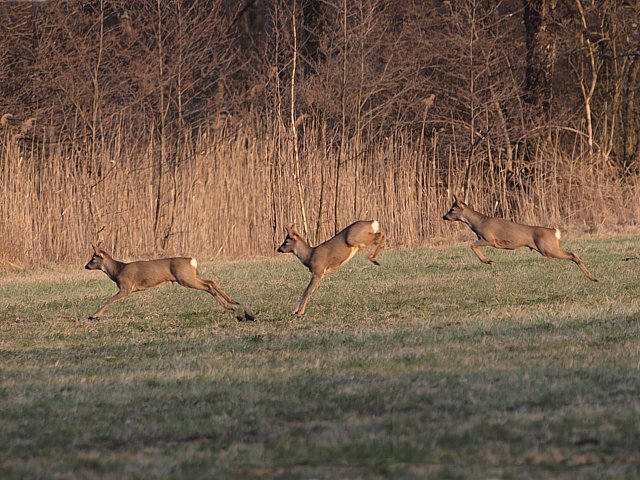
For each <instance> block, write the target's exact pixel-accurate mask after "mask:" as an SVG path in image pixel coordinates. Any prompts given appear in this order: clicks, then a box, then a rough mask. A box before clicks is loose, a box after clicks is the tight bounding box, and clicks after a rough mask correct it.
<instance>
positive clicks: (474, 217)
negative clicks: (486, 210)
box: [462, 207, 487, 231]
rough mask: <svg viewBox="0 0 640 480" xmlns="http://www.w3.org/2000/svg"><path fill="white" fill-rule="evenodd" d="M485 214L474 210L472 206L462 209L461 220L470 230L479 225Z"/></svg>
mask: <svg viewBox="0 0 640 480" xmlns="http://www.w3.org/2000/svg"><path fill="white" fill-rule="evenodd" d="M486 218H487V216H486V215H483V214H482V213H480V212H476V211H475V210H473V209H472V208H468V207H467V208H466V209H465V210H464V215H463V216H462V221H463V222H464V223H466V224H467V225H468V226H469V227H470V228H471V229H472V230H474V231H475V228H476V227H477V226H479V225H480V224H481V223H482V221H483V220H484V219H486Z"/></svg>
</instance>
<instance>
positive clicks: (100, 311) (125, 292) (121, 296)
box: [89, 290, 131, 320]
mask: <svg viewBox="0 0 640 480" xmlns="http://www.w3.org/2000/svg"><path fill="white" fill-rule="evenodd" d="M130 293H131V292H130V291H128V290H120V291H119V292H118V293H116V294H115V295H114V296H113V297H111V298H110V299H109V300H107V303H105V304H104V305H103V306H102V308H99V309H98V310H96V311H95V312H94V313H92V314H91V315H89V320H93V319H95V318H98V317H99V316H100V315H102V314H103V312H104V311H105V310H106V309H107V307H108V306H109V305H111V304H112V303H115V302H117V301H119V300H122V299H124V298H125V297H126V296H127V295H129V294H130Z"/></svg>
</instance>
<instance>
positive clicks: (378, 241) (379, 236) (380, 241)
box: [369, 233, 387, 266]
mask: <svg viewBox="0 0 640 480" xmlns="http://www.w3.org/2000/svg"><path fill="white" fill-rule="evenodd" d="M386 239H387V237H385V236H384V234H383V233H376V234H375V238H374V240H373V245H375V246H376V248H375V249H374V250H373V253H372V254H370V255H369V260H371V261H372V262H373V263H374V264H375V265H378V266H379V265H380V263H378V261H377V260H376V257H377V256H378V254H379V253H380V251H381V250H382V246H383V245H384V241H385V240H386Z"/></svg>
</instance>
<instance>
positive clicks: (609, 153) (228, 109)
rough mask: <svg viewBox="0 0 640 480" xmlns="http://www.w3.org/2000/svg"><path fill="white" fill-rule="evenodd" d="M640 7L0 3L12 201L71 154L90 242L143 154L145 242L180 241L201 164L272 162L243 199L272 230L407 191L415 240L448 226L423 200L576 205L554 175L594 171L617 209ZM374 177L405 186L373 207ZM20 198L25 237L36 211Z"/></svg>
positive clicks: (627, 154) (631, 151)
mask: <svg viewBox="0 0 640 480" xmlns="http://www.w3.org/2000/svg"><path fill="white" fill-rule="evenodd" d="M639 22H640V5H639V4H638V2H635V1H624V0H602V1H599V2H590V1H586V0H456V1H452V0H406V1H405V0H402V1H401V0H328V1H327V0H263V1H260V0H244V1H243V2H235V1H229V0H202V1H196V0H167V1H161V0H137V1H123V0H115V1H106V0H95V1H82V2H80V1H62V0H51V1H44V2H0V35H1V36H2V39H3V40H2V42H0V89H1V94H0V115H1V117H0V118H1V120H0V133H2V136H1V141H2V165H0V169H2V170H3V177H4V178H5V179H6V180H5V183H3V196H4V197H5V198H11V194H12V192H13V193H15V190H16V188H17V187H15V185H12V182H13V181H15V179H16V178H18V177H16V176H15V175H14V174H15V172H16V171H17V170H16V169H22V168H25V167H24V166H23V165H22V164H19V162H18V157H20V158H24V159H25V161H26V163H27V164H28V165H29V170H28V171H27V170H24V171H22V170H20V171H21V172H22V175H23V177H21V178H23V181H24V182H26V183H32V184H33V185H32V186H31V187H29V188H30V189H31V190H33V192H34V195H35V196H38V195H41V197H40V200H41V201H42V200H43V198H44V197H42V195H45V193H43V192H44V190H46V188H47V186H46V181H43V177H44V176H46V175H50V174H51V169H52V168H53V165H54V164H55V165H56V167H55V169H56V171H59V170H60V175H63V176H64V177H61V178H73V179H74V180H75V181H76V182H81V185H79V186H78V187H76V188H75V189H72V190H73V191H67V190H66V187H65V191H64V193H61V194H60V195H65V196H66V197H65V199H60V200H59V202H60V203H61V204H63V203H66V204H68V203H72V202H84V203H86V204H87V205H88V206H87V207H86V209H85V208H84V207H82V208H78V210H82V212H80V211H78V212H76V214H77V215H78V216H79V217H80V216H84V217H87V218H88V219H89V220H88V223H89V227H88V228H87V233H86V234H85V235H84V237H87V238H88V237H90V236H96V235H98V234H99V232H100V231H103V230H104V229H105V228H106V230H105V231H106V232H108V233H109V235H111V237H113V236H114V235H115V236H117V235H116V234H115V233H114V232H113V231H110V229H113V228H115V229H116V230H118V229H122V228H121V227H119V226H117V224H118V222H119V218H120V217H122V219H123V220H122V221H130V220H131V219H130V218H127V217H126V216H124V217H123V216H122V215H120V217H119V216H118V214H117V212H118V211H122V209H120V210H119V209H117V208H114V207H113V206H111V205H105V201H104V199H103V198H100V195H96V192H97V191H98V190H99V189H100V188H107V187H106V186H105V185H107V184H112V185H111V186H110V188H112V189H113V195H117V192H118V191H122V190H123V189H124V190H126V188H125V187H123V186H122V184H121V183H118V182H123V181H125V180H123V179H124V178H125V176H126V175H125V174H124V173H122V176H118V175H120V174H119V173H118V172H117V171H116V170H114V168H115V167H114V166H117V167H118V168H121V169H123V168H125V167H126V172H127V175H128V176H130V175H132V174H134V175H139V176H140V178H142V177H144V185H145V186H144V189H145V192H146V193H145V196H144V198H145V201H144V205H143V206H141V207H140V208H143V209H144V210H145V219H146V220H145V222H147V223H145V224H144V225H145V228H146V229H147V230H148V232H147V233H145V235H144V236H143V237H144V239H138V240H136V241H135V242H134V241H133V240H132V239H131V238H132V237H131V238H130V235H131V234H123V233H119V235H120V238H121V239H122V240H121V246H122V248H124V249H125V251H128V250H133V249H134V247H135V248H138V249H140V248H142V249H143V250H145V251H149V250H166V249H171V248H174V249H175V248H184V247H185V246H188V245H189V244H188V243H181V241H178V240H177V239H178V238H179V237H180V235H181V233H180V232H183V231H184V229H185V228H187V227H185V226H184V225H183V226H181V227H178V224H180V223H181V222H184V219H181V218H179V217H181V216H182V213H183V212H184V205H186V203H181V202H186V197H187V194H188V190H189V191H190V189H191V188H192V187H188V185H192V184H194V181H195V180H194V179H193V178H188V175H187V172H188V171H189V169H190V168H192V167H193V165H192V164H193V162H204V163H205V164H206V163H211V162H213V163H215V164H214V165H209V166H206V171H207V172H209V174H211V175H218V176H222V175H223V174H229V175H231V174H233V173H232V172H234V171H236V172H240V171H244V170H242V169H243V168H244V167H242V166H241V165H240V166H239V165H238V163H239V162H240V163H242V162H241V159H242V158H244V157H243V155H245V156H246V155H257V156H259V157H260V161H259V162H257V163H255V166H257V168H259V169H260V170H261V171H262V172H263V173H264V175H265V178H266V179H267V180H266V181H265V185H264V188H263V187H260V188H259V190H260V195H262V196H263V197H264V198H263V199H262V200H261V199H260V198H258V199H257V200H255V199H249V200H247V201H248V202H250V203H251V204H254V203H256V202H257V203H259V204H262V203H264V208H265V213H263V214H261V215H262V216H261V217H259V218H258V217H256V219H255V220H252V221H251V222H259V221H264V222H266V223H269V224H270V229H271V230H270V231H271V234H270V235H267V238H272V237H273V238H275V236H276V235H277V234H276V230H278V228H281V224H282V223H283V222H289V221H290V222H296V223H300V224H303V225H304V230H305V232H306V234H307V235H308V236H309V237H310V238H312V239H316V238H317V239H320V238H321V237H323V235H326V234H328V233H333V232H335V231H336V230H337V229H339V228H340V227H341V226H344V224H345V223H346V222H347V218H348V217H349V216H353V215H358V214H361V215H362V214H377V215H380V214H381V213H382V210H384V209H389V208H396V209H397V205H396V203H394V202H400V201H402V202H405V200H401V197H402V198H403V196H405V195H409V194H407V193H406V192H402V193H401V194H396V193H397V192H400V191H401V190H402V189H403V188H404V189H405V190H406V189H411V192H412V193H411V195H409V196H410V197H411V198H410V199H409V200H406V202H405V203H411V204H412V206H411V209H412V210H415V211H416V213H415V218H414V217H411V219H410V220H409V225H404V224H402V220H401V219H400V218H396V217H394V216H393V215H391V214H388V215H389V218H388V223H390V224H391V228H392V229H393V230H395V231H396V233H397V237H398V238H407V237H409V238H411V240H410V241H409V240H405V241H400V243H403V242H404V243H415V244H419V243H420V242H422V241H424V240H425V238H426V237H428V236H429V235H435V234H438V233H439V232H440V233H442V232H444V230H442V228H444V227H438V226H434V225H432V224H431V222H432V220H429V219H428V218H425V213H419V212H418V211H419V210H423V211H430V210H434V211H435V209H436V205H434V204H433V201H434V199H435V198H438V197H441V196H442V195H443V194H444V193H445V191H446V190H447V189H448V190H453V189H456V190H461V191H464V192H467V194H468V195H471V198H477V200H478V201H479V202H482V204H483V205H485V206H486V207H487V208H489V207H490V208H491V209H492V213H495V214H500V215H504V216H510V217H519V218H521V217H527V216H528V215H529V216H532V217H535V216H536V215H535V211H536V210H538V211H540V212H541V213H544V214H545V215H547V216H549V214H550V212H551V211H553V212H554V215H556V216H557V217H558V218H560V217H562V216H563V214H564V215H565V216H566V213H567V211H566V210H563V208H565V207H564V206H563V201H562V199H561V198H556V199H555V200H554V201H553V202H551V200H549V196H550V195H551V194H550V193H549V188H550V187H549V185H550V184H549V182H552V181H553V182H556V183H555V184H554V185H556V186H555V187H554V188H555V190H554V192H555V193H554V195H556V196H557V197H560V195H561V194H563V195H564V194H566V192H567V191H569V192H570V191H572V190H571V189H572V188H575V187H576V185H577V186H580V185H582V186H585V187H586V186H587V185H588V184H589V185H590V183H589V181H590V180H593V179H594V178H598V179H599V180H598V185H599V186H600V187H602V181H603V179H605V180H606V181H607V182H609V183H608V184H607V185H610V188H608V189H607V190H606V191H607V193H606V194H604V193H602V191H601V192H600V194H599V196H600V197H601V198H602V202H604V201H605V200H606V198H605V197H611V195H613V196H616V195H622V194H623V193H626V194H629V192H636V190H634V189H635V177H636V176H637V174H638V167H639V165H640V137H639V132H640V107H639V105H638V101H637V100H638V99H637V96H638V92H639V91H640V78H639V73H640V61H639V60H640V29H639V28H638V23H639ZM259 139H263V140H264V141H263V142H262V143H261V144H260V145H254V144H252V142H256V141H258V140H259ZM240 150H242V151H243V152H244V153H243V154H239V153H238V152H239V151H240ZM222 151H229V152H233V154H234V156H235V157H236V158H235V159H232V158H229V159H224V158H220V155H219V153H220V152H222ZM247 152H250V153H247ZM252 161H253V160H252ZM245 163H247V162H245ZM249 163H251V162H249ZM18 164H19V165H18ZM196 168H198V169H200V170H199V172H200V173H203V172H204V171H205V170H202V169H203V168H205V166H202V165H200V166H198V167H196ZM62 171H64V173H62ZM12 172H13V173H12ZM47 172H49V173H47ZM141 172H144V173H141ZM389 172H391V173H393V175H392V176H391V178H387V177H388V176H389V175H390V173H389ZM394 172H395V173H394ZM250 174H251V173H250V172H249V171H247V172H246V175H250ZM243 175H244V174H243ZM583 175H586V176H587V178H585V177H584V176H583ZM367 176H368V177H379V178H377V179H375V180H370V181H368V182H367V181H365V180H363V177H367ZM552 176H556V177H558V176H559V177H562V178H560V179H558V178H555V179H553V180H552V179H551V177H552ZM382 177H385V180H384V182H382V180H381V178H382ZM409 177H410V180H407V178H409ZM569 177H570V179H571V182H572V183H571V185H569V186H567V185H566V182H565V180H567V178H569ZM130 181H131V180H130V179H129V180H126V182H130ZM141 181H142V180H141ZM43 182H44V184H43ZM381 182H382V183H381ZM390 182H391V183H390ZM395 182H397V185H396V183H395ZM248 183H251V182H248ZM561 183H562V185H563V186H562V187H559V186H558V185H560V184H561ZM543 184H544V185H543ZM127 185H129V184H128V183H127ZM127 188H128V187H127ZM130 188H132V189H135V187H133V186H131V187H130ZM140 188H142V187H140ZM220 188H224V187H223V186H220ZM372 188H376V189H380V188H383V189H387V188H388V189H390V190H391V191H386V192H385V194H384V197H385V199H384V201H383V202H382V203H380V204H377V203H376V205H378V206H377V207H370V208H368V209H367V207H366V206H365V205H366V203H367V202H366V195H371V189H372ZM602 188H604V187H602ZM31 190H30V191H31ZM59 190H60V189H58V191H59ZM616 192H617V193H616ZM582 193H583V197H585V196H591V195H592V193H590V194H589V195H584V192H582ZM633 194H636V193H633ZM25 195H26V193H25ZM51 195H53V196H54V197H55V194H54V193H51ZM216 195H217V196H218V197H219V198H223V197H224V195H226V194H224V193H222V192H221V193H220V194H217V193H216ZM238 195H241V196H242V195H249V196H251V195H258V192H250V191H245V192H238ZM593 195H594V196H597V195H595V193H593ZM391 197H392V198H391ZM576 197H577V200H576V202H580V199H579V195H577V196H576ZM524 199H529V200H527V201H529V202H530V203H529V204H527V203H526V202H525V203H523V200H524ZM140 201H142V200H140ZM381 201H382V200H381ZM390 201H392V202H391V203H390V204H389V202H390ZM112 203H113V200H112ZM552 203H553V205H552ZM180 205H183V207H181V206H180ZM437 207H438V208H439V207H440V205H439V204H437ZM574 207H575V210H576V211H578V210H580V209H582V208H584V206H581V205H578V204H575V205H574ZM3 208H4V213H3V225H1V226H0V229H2V230H3V231H5V232H9V233H11V232H12V231H14V230H15V229H17V228H18V225H23V224H21V223H19V222H16V221H15V216H16V215H15V212H12V211H10V210H9V209H8V208H7V207H6V206H5V207H0V209H3ZM194 208H195V209H196V210H197V209H198V208H200V207H197V208H196V207H194ZM202 208H205V207H202ZM202 208H200V210H202ZM242 208H249V207H242ZM406 208H407V209H409V207H406ZM572 208H573V207H572ZM540 209H541V210H540ZM56 212H57V211H56ZM42 215H43V216H47V215H48V216H49V217H51V216H54V217H56V218H57V217H58V216H59V214H58V213H56V215H52V213H51V212H50V211H48V213H45V212H44V211H43V213H42ZM194 215H195V214H194ZM229 215H232V213H230V212H222V211H221V212H220V214H219V216H218V217H217V218H218V221H220V222H225V224H224V227H221V228H223V229H222V230H221V232H228V231H230V230H232V229H233V228H234V227H233V226H232V224H233V225H235V224H237V223H238V222H239V223H240V224H242V227H241V228H242V229H243V231H246V232H247V235H248V234H249V233H248V232H250V231H251V228H253V227H255V225H253V226H252V224H251V222H245V221H243V220H238V219H236V220H234V221H233V222H230V220H229V218H228V217H229ZM606 215H607V213H606V212H601V213H600V217H604V216H606ZM541 216H542V215H541ZM552 216H553V215H552ZM600 217H598V218H600ZM87 218H84V221H87ZM598 218H588V219H587V218H586V217H584V216H582V217H580V221H579V222H578V223H580V222H582V223H583V224H584V223H593V222H598V221H599V220H598ZM52 221H53V220H52ZM56 221H58V220H56ZM65 221H66V220H65ZM81 221H82V220H81V219H80V218H78V220H76V223H77V224H78V225H80V223H81ZM24 222H25V223H24V224H25V225H26V224H27V223H29V222H27V220H24ZM34 223H38V222H36V221H35V220H33V221H32V222H31V224H32V225H33V224H34ZM114 225H116V227H114ZM67 227H68V225H67ZM56 228H58V229H59V230H56V232H57V234H58V235H59V234H60V232H62V231H63V224H60V225H59V227H56ZM78 228H80V227H78ZM190 228H191V227H190ZM193 228H195V227H193ZM419 232H425V233H419ZM29 235H30V236H32V237H33V238H34V240H33V242H35V243H36V244H37V243H38V242H40V244H41V243H42V242H45V243H46V248H45V250H47V249H51V250H53V249H55V248H62V249H63V250H66V251H69V253H67V254H65V255H63V257H65V258H66V257H70V258H71V257H73V256H74V254H73V253H72V252H71V250H72V248H73V247H72V245H73V243H74V241H77V240H78V238H75V240H72V239H69V242H68V245H66V246H64V247H63V246H60V245H57V246H56V245H54V243H55V242H53V241H52V240H43V239H47V238H49V237H50V236H51V235H53V234H52V233H51V232H49V233H47V232H43V231H41V230H40V227H37V226H31V227H30V228H29ZM127 235H129V236H127ZM76 237H82V235H80V234H78V235H76ZM125 238H128V240H125ZM83 239H86V238H83ZM112 241H113V242H114V243H117V242H116V241H115V240H112ZM185 241H186V240H185ZM203 241H204V240H203ZM52 242H53V243H52ZM272 243H273V242H272ZM270 247H271V245H269V244H268V243H267V244H264V245H263V244H261V243H258V244H256V245H253V244H252V245H251V247H250V248H251V249H253V250H254V251H258V252H264V251H266V250H267V249H268V248H270ZM6 248H9V247H6ZM43 248H44V247H43ZM247 248H249V247H245V250H246V249H247ZM0 249H2V245H0ZM227 251H228V253H231V254H237V253H239V252H237V251H234V250H233V248H231V247H230V246H229V247H228V249H227ZM5 256H9V257H12V258H14V257H20V255H19V254H18V253H15V252H14V253H13V254H10V255H9V254H6V255H5ZM23 256H24V255H23ZM45 257H46V258H51V257H53V258H58V257H57V256H56V255H53V254H52V253H50V254H47V255H46V256H45Z"/></svg>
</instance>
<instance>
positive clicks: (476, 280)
mask: <svg viewBox="0 0 640 480" xmlns="http://www.w3.org/2000/svg"><path fill="white" fill-rule="evenodd" d="M566 246H567V247H570V248H572V249H574V250H575V251H577V252H578V253H579V254H580V255H581V256H582V258H583V260H584V261H585V263H586V264H587V266H588V267H589V268H590V269H591V271H592V272H594V274H595V275H596V276H598V277H599V278H600V282H599V283H592V282H589V281H588V280H587V279H586V278H585V277H584V276H583V275H582V274H581V273H580V271H579V270H578V268H577V267H576V266H575V265H573V264H572V263H569V262H561V261H550V260H547V259H544V258H542V257H540V256H539V255H537V254H534V253H529V252H525V251H519V252H504V251H495V250H491V249H487V254H488V256H489V257H490V258H493V259H494V260H495V264H494V265H493V266H491V267H488V266H485V265H483V264H481V263H480V262H479V261H477V259H476V258H475V256H473V254H472V253H471V251H470V250H469V249H468V248H466V247H463V246H460V247H455V248H437V249H428V250H409V251H401V250H398V251H388V252H383V254H382V256H381V261H382V263H383V266H382V267H378V268H376V267H374V266H373V265H371V264H370V263H369V262H367V261H366V259H365V258H364V257H363V256H358V257H356V258H354V260H352V262H351V263H350V264H349V265H348V266H347V267H346V268H344V269H343V270H342V271H340V272H338V273H335V274H333V275H331V276H329V277H327V278H326V279H325V280H324V281H323V283H322V284H321V285H320V287H319V289H318V291H317V292H316V294H315V295H314V297H312V300H311V302H310V304H309V307H308V310H307V317H306V318H304V319H303V320H292V319H290V318H289V316H288V312H289V311H290V310H291V309H292V307H293V306H294V304H295V302H296V301H297V300H298V298H299V295H300V294H301V293H302V290H303V288H304V286H305V285H306V282H307V281H308V274H307V273H306V271H305V270H304V268H303V267H302V266H301V265H300V264H298V263H297V261H295V259H293V258H292V257H291V256H289V257H286V258H278V259H269V260H262V261H243V262H235V263H218V264H215V265H211V264H208V265H205V267H207V268H205V269H204V275H203V276H205V277H208V276H212V277H214V278H216V279H217V280H218V281H219V282H220V284H221V285H222V286H223V288H225V289H226V290H227V291H228V293H230V294H231V295H232V296H233V297H236V298H238V299H239V300H243V301H246V302H247V303H248V304H249V305H250V306H251V307H253V308H254V309H255V310H259V311H260V315H259V318H260V321H258V322H255V323H238V322H236V321H235V320H234V319H233V317H232V316H231V315H229V314H227V313H225V312H223V311H222V310H221V309H220V308H219V307H218V305H217V304H216V303H215V302H214V301H213V299H212V298H211V297H209V296H208V295H206V294H203V293H201V292H195V291H188V290H185V289H182V288H180V287H168V286H167V287H162V288H159V289H156V290H153V291H149V292H144V293H138V294H135V295H133V296H131V297H130V298H129V299H127V300H125V301H124V302H122V303H119V304H116V305H114V306H113V307H111V308H110V309H109V310H108V311H107V314H106V315H107V318H104V319H102V320H100V321H96V322H88V321H86V320H84V317H85V316H86V315H87V314H88V313H90V312H92V311H93V310H94V309H95V308H97V306H99V305H100V304H101V302H103V301H105V300H106V299H107V298H108V297H109V296H110V295H111V294H112V293H113V292H114V291H115V287H114V285H113V284H112V283H111V282H110V281H109V280H108V279H107V278H106V277H105V276H104V275H103V274H101V273H100V272H83V271H81V270H80V268H81V267H80V266H74V267H73V269H71V270H68V271H65V270H63V269H56V270H55V271H53V272H45V271H41V272H38V273H35V274H26V273H20V274H8V273H5V274H2V275H0V366H1V370H0V375H1V378H0V381H1V383H0V452H2V454H1V455H0V477H2V478H25V477H28V478H38V477H40V478H44V477H58V478H78V477H83V478H91V477H101V478H122V477H128V478H163V477H172V478H180V477H182V478H194V477H203V476H206V477H217V478H247V477H248V476H252V477H256V476H262V477H267V478H317V479H324V478H327V479H329V478H390V477H396V478H425V477H434V478H468V477H475V478H482V477H484V478H486V477H494V478H593V479H596V478H597V479H601V478H621V477H624V478H640V467H638V465H640V375H639V373H640V371H639V370H640V363H639V362H640V341H639V339H638V338H639V333H640V326H639V322H638V320H639V319H640V314H639V313H638V311H639V301H638V297H639V294H640V285H639V284H638V276H637V271H638V264H639V262H640V260H631V261H625V258H627V257H629V256H634V255H635V253H636V252H638V250H639V247H640V239H634V238H608V239H595V240H584V241H573V242H571V241H569V242H566Z"/></svg>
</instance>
